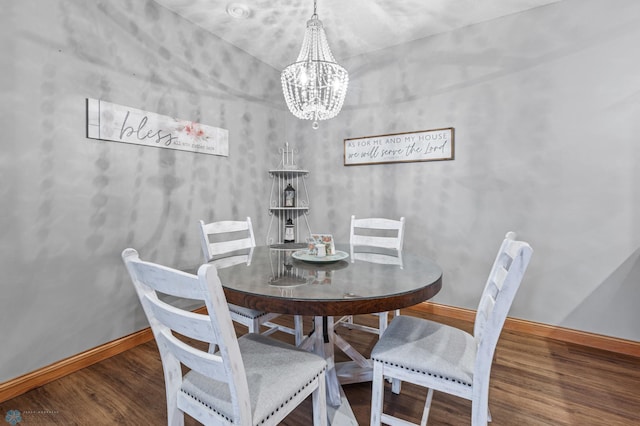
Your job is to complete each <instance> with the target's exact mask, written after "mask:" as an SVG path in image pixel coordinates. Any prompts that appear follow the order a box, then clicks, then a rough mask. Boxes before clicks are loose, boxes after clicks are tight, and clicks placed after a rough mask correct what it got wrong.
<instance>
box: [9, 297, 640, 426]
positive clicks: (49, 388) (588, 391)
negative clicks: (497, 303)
mask: <svg viewBox="0 0 640 426" xmlns="http://www.w3.org/2000/svg"><path fill="white" fill-rule="evenodd" d="M403 313H404V314H408V315H413V316H422V317H428V318H430V319H435V320H438V321H441V322H445V323H449V324H452V325H455V326H458V327H460V328H464V329H466V330H470V328H471V324H469V323H466V322H462V321H458V320H451V319H447V318H441V317H436V316H433V315H429V314H425V313H423V312H421V311H417V310H411V309H408V310H404V311H403ZM359 318H360V320H361V321H365V322H366V321H372V320H373V317H372V316H363V317H359ZM305 324H310V321H309V320H306V321H305ZM372 324H373V323H372ZM242 332H243V330H242V328H241V327H240V326H239V328H238V333H239V334H240V333H242ZM339 332H340V334H341V335H342V336H344V337H345V338H346V339H347V340H349V341H350V342H351V343H352V344H353V345H354V347H356V348H357V349H358V350H360V351H361V352H362V353H364V354H367V355H368V353H369V352H370V350H371V348H372V347H373V345H374V344H375V341H376V337H375V336H373V335H371V334H366V333H362V332H360V331H356V330H352V331H349V330H346V329H343V328H341V329H339ZM277 335H278V337H280V338H282V339H283V340H287V341H290V337H291V336H289V335H280V334H277ZM337 357H338V358H337V360H338V361H339V360H340V359H343V358H342V354H339V355H337ZM344 390H345V393H346V395H347V397H348V399H349V401H350V403H351V406H352V408H353V410H354V413H355V414H356V417H357V418H358V423H359V424H360V425H366V424H368V423H369V410H370V398H371V384H370V383H362V384H354V385H347V386H345V387H344ZM425 394H426V392H425V390H423V389H421V388H418V387H415V386H412V385H410V384H406V383H405V384H403V387H402V393H401V394H400V395H393V394H392V393H391V391H390V389H389V388H387V391H386V393H385V410H387V411H389V412H391V413H395V414H396V415H399V416H401V417H404V418H406V419H408V420H413V421H419V419H420V415H421V412H422V405H423V403H424V397H425ZM164 398H165V393H164V381H163V376H162V365H161V362H160V357H159V354H158V350H157V347H156V345H155V343H154V342H149V343H146V344H144V345H141V346H138V347H136V348H134V349H132V350H130V351H127V352H125V353H123V354H120V355H117V356H115V357H113V358H111V359H108V360H106V361H103V362H100V363H98V364H95V365H93V366H91V367H87V368H85V369H83V370H81V371H79V372H76V373H73V374H71V375H69V376H67V377H64V378H62V379H59V380H56V381H54V382H52V383H49V384H47V385H45V386H42V387H40V388H37V389H34V390H32V391H30V392H28V393H26V394H24V395H21V396H19V397H17V398H14V399H12V400H9V401H6V402H4V403H1V404H0V415H1V416H2V420H0V423H2V421H3V420H5V416H6V415H7V412H8V411H9V410H19V411H20V415H21V418H22V421H21V422H20V423H18V425H20V426H22V425H31V424H39V425H49V424H51V425H54V424H56V425H57V424H60V425H114V424H121V425H163V424H166V412H165V409H166V407H165V399H164ZM489 408H490V410H491V415H492V416H493V423H492V424H493V425H496V426H500V425H518V426H525V425H526V426H530V425H594V426H595V425H598V426H600V425H607V426H613V425H640V359H638V358H634V357H629V356H621V355H616V354H613V353H610V352H606V351H601V350H594V349H589V348H584V347H581V346H577V345H573V344H566V343H562V342H558V341H554V340H549V339H543V338H537V337H531V336H526V335H522V334H519V333H515V332H507V331H504V332H503V333H502V336H501V339H500V342H499V343H498V348H497V351H496V356H495V361H494V365H493V369H492V374H491V391H490V396H489ZM470 413H471V404H470V403H469V402H468V401H465V400H461V399H459V398H455V397H451V396H448V395H445V394H441V393H436V394H435V395H434V399H433V405H432V409H431V414H430V417H429V424H430V425H465V424H469V423H470ZM2 424H4V423H2ZM7 424H9V423H7ZM185 424H186V425H195V424H198V423H197V422H195V421H194V420H193V419H191V418H189V417H186V419H185ZM282 424H283V425H290V426H308V425H310V424H311V403H310V401H305V403H304V404H303V405H302V406H301V407H300V408H298V409H297V410H296V411H295V412H294V413H292V414H291V415H290V416H289V417H288V418H287V419H286V421H285V422H283V423H282Z"/></svg>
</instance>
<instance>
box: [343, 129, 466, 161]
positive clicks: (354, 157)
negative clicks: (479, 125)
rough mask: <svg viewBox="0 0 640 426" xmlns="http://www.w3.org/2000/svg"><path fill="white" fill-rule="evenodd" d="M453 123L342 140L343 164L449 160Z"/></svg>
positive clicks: (452, 153)
mask: <svg viewBox="0 0 640 426" xmlns="http://www.w3.org/2000/svg"><path fill="white" fill-rule="evenodd" d="M453 130H454V129H453V127H447V128H443V129H434V130H421V131H417V132H406V133H392V134H389V135H378V136H366V137H362V138H349V139H345V140H344V165H345V166H361V165H367V164H382V163H410V162H416V161H440V160H453V158H454V146H453V142H454V131H453Z"/></svg>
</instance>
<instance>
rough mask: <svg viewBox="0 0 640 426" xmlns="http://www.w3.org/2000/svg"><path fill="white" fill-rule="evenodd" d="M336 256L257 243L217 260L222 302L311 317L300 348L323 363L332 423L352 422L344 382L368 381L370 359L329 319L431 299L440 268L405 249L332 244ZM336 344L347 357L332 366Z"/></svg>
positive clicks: (295, 246)
mask: <svg viewBox="0 0 640 426" xmlns="http://www.w3.org/2000/svg"><path fill="white" fill-rule="evenodd" d="M335 249H336V250H335V253H333V254H331V255H330V256H325V257H323V258H316V257H315V256H308V255H307V251H306V247H305V245H303V244H276V245H271V246H259V247H254V248H253V249H251V250H249V251H246V252H243V253H240V254H234V255H232V256H227V257H222V258H219V259H215V260H213V261H212V262H210V263H213V264H215V265H216V267H217V270H218V275H219V277H220V281H221V282H222V285H223V288H224V292H225V295H226V297H227V301H228V302H229V303H233V304H236V305H240V306H244V307H247V308H251V309H257V310H260V311H265V312H271V313H280V314H289V315H303V316H312V317H313V321H314V326H313V331H312V332H311V333H310V334H309V335H308V336H307V337H306V338H305V339H304V341H303V342H302V343H301V344H300V345H299V346H300V347H301V348H304V349H307V350H311V351H313V352H315V353H317V354H318V355H320V356H322V357H324V358H325V359H326V360H327V363H328V370H327V402H328V407H327V408H328V411H329V420H330V424H350V425H357V422H356V421H355V416H354V415H353V411H352V410H351V408H350V406H349V403H348V401H347V399H346V397H345V395H344V392H343V390H342V387H341V386H340V385H341V384H347V383H357V382H363V381H371V377H372V364H371V360H369V359H367V358H365V357H364V356H363V355H362V354H360V353H359V352H357V351H356V350H355V349H354V348H353V347H352V346H351V345H350V344H349V343H348V342H347V341H346V340H345V339H344V338H343V337H341V336H339V335H338V334H337V333H335V330H334V319H333V318H334V316H335V317H342V316H345V315H356V314H367V313H377V312H386V311H393V310H396V309H400V308H406V307H409V306H413V305H416V304H418V303H421V302H423V301H425V300H428V299H430V298H432V297H433V296H435V295H436V294H437V293H438V292H439V291H440V289H441V287H442V270H441V269H440V267H439V266H438V265H437V264H436V263H435V262H434V261H432V260H431V259H429V258H428V257H426V256H423V255H420V254H416V253H411V252H407V251H401V252H397V251H395V250H383V249H373V248H367V247H353V246H350V245H348V244H336V246H335ZM334 347H338V348H339V349H340V350H342V351H343V352H344V353H345V354H346V355H347V356H349V357H350V358H351V361H348V362H340V363H335V360H334Z"/></svg>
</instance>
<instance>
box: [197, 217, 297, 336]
mask: <svg viewBox="0 0 640 426" xmlns="http://www.w3.org/2000/svg"><path fill="white" fill-rule="evenodd" d="M199 224H200V227H199V228H200V241H201V243H202V253H203V254H204V259H205V262H211V261H212V260H214V259H215V258H216V256H219V255H225V254H229V253H233V252H237V251H239V250H246V249H251V248H253V247H255V246H256V240H255V237H254V235H253V225H252V224H251V218H250V217H247V220H246V221H244V220H243V221H240V220H225V221H219V222H211V223H204V221H203V220H201V221H200V222H199ZM229 310H230V311H231V318H232V319H233V320H234V321H235V322H237V323H240V324H243V325H245V326H246V327H247V328H248V329H249V332H250V333H259V332H260V326H264V327H266V328H267V330H266V331H265V332H264V333H263V334H266V335H268V334H272V333H275V332H276V331H281V332H284V333H288V334H292V335H293V336H294V339H295V342H296V345H299V344H300V342H302V336H303V325H302V317H301V316H299V315H295V316H294V317H293V320H294V327H293V328H291V327H287V326H284V325H281V324H277V323H275V322H272V321H271V320H272V319H274V318H277V317H279V316H280V314H277V313H271V312H264V311H259V310H256V309H249V308H245V307H244V306H238V305H234V304H231V303H230V304H229Z"/></svg>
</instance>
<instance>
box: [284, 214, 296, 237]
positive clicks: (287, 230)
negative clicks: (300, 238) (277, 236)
mask: <svg viewBox="0 0 640 426" xmlns="http://www.w3.org/2000/svg"><path fill="white" fill-rule="evenodd" d="M295 235H296V229H295V225H294V224H293V220H292V219H291V218H289V219H287V223H286V224H285V225H284V240H283V241H284V242H285V243H295V242H296V237H295Z"/></svg>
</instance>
